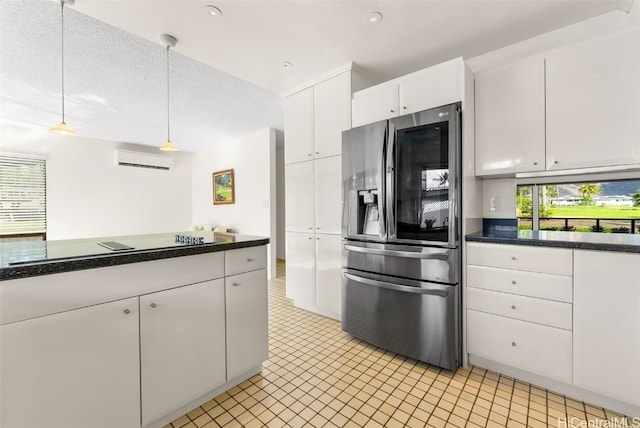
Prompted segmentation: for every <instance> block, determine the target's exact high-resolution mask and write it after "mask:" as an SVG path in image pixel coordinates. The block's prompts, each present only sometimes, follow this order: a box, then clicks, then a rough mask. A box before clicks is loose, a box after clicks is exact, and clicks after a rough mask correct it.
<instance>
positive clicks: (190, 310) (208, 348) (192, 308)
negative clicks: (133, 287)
mask: <svg viewBox="0 0 640 428" xmlns="http://www.w3.org/2000/svg"><path fill="white" fill-rule="evenodd" d="M224 298H225V296H224V280H222V279H217V280H214V281H207V282H202V283H199V284H194V285H189V286H186V287H179V288H174V289H171V290H166V291H161V292H158V293H153V294H148V295H146V296H141V297H140V352H141V354H140V363H141V366H142V376H141V381H142V424H143V425H147V424H149V423H151V422H154V421H156V420H158V419H159V418H161V417H163V416H166V415H167V414H168V413H170V412H172V411H173V410H176V409H177V408H179V407H180V406H183V405H185V404H188V403H190V402H191V401H193V400H195V399H197V398H199V397H201V396H202V395H203V394H205V393H207V392H209V391H211V390H213V389H215V388H216V387H218V386H220V385H222V384H223V383H225V352H224V343H225V325H224V323H225V319H224V311H225V307H224Z"/></svg>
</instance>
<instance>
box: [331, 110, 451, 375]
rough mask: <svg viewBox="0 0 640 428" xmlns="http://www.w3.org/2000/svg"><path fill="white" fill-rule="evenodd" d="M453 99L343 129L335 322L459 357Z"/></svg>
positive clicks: (431, 359) (370, 336)
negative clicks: (340, 259)
mask: <svg viewBox="0 0 640 428" xmlns="http://www.w3.org/2000/svg"><path fill="white" fill-rule="evenodd" d="M460 152H461V105H460V103H455V104H450V105H446V106H442V107H439V108H434V109H430V110H425V111H422V112H419V113H414V114H409V115H405V116H401V117H398V118H394V119H390V120H385V121H381V122H377V123H373V124H370V125H365V126H361V127H358V128H353V129H351V130H348V131H345V132H343V134H342V181H343V218H342V237H343V272H342V329H343V330H344V331H345V332H347V333H349V334H351V335H353V336H355V337H358V338H361V339H363V340H365V341H367V342H369V343H372V344H374V345H377V346H380V347H382V348H385V349H388V350H391V351H394V352H397V353H400V354H403V355H406V356H409V357H411V358H415V359H417V360H420V361H424V362H427V363H430V364H435V365H438V366H440V367H444V368H447V369H454V368H455V367H458V366H460V364H461V343H460V342H461V331H460V329H461V320H460V284H459V279H460V227H459V221H460V212H461V211H460V184H461V183H460V168H461V161H460Z"/></svg>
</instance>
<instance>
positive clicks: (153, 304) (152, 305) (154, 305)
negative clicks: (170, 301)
mask: <svg viewBox="0 0 640 428" xmlns="http://www.w3.org/2000/svg"><path fill="white" fill-rule="evenodd" d="M149 306H151V307H152V308H155V307H156V306H158V305H156V304H155V303H152V304H150V305H149Z"/></svg>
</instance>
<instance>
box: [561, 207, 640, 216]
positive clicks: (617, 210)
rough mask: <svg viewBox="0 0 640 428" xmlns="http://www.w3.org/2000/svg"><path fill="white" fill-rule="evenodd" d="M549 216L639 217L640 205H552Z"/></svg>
mask: <svg viewBox="0 0 640 428" xmlns="http://www.w3.org/2000/svg"><path fill="white" fill-rule="evenodd" d="M550 217H590V218H640V207H596V206H584V207H583V206H579V207H553V208H551V215H550Z"/></svg>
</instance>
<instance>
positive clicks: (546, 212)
mask: <svg viewBox="0 0 640 428" xmlns="http://www.w3.org/2000/svg"><path fill="white" fill-rule="evenodd" d="M534 195H535V196H534ZM516 206H517V217H518V228H519V229H536V230H537V229H539V230H566V231H574V232H609V233H640V180H618V181H601V182H597V181H590V182H587V181H581V182H574V183H555V184H554V183H550V184H549V183H544V184H532V185H519V186H518V191H517V194H516Z"/></svg>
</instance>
